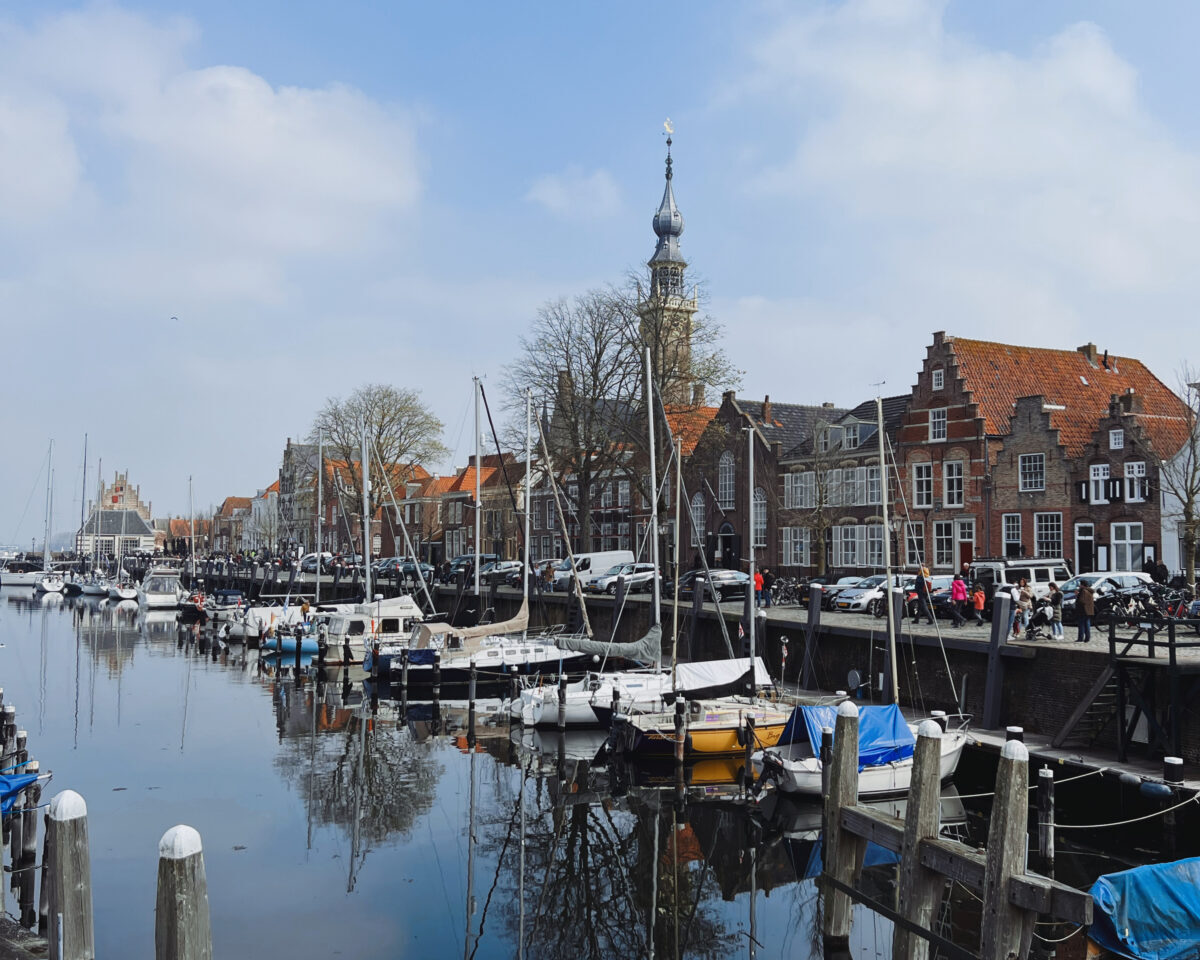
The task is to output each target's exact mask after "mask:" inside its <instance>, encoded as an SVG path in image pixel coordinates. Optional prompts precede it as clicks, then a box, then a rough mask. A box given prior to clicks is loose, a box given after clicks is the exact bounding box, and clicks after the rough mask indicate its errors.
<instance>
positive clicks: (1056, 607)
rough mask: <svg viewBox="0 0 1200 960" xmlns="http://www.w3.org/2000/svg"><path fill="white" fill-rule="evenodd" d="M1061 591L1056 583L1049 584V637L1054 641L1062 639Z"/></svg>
mask: <svg viewBox="0 0 1200 960" xmlns="http://www.w3.org/2000/svg"><path fill="white" fill-rule="evenodd" d="M1062 602H1063V595H1062V591H1061V590H1059V589H1058V584H1057V583H1051V584H1050V636H1051V637H1052V638H1053V639H1055V640H1061V639H1062V638H1063V625H1062Z"/></svg>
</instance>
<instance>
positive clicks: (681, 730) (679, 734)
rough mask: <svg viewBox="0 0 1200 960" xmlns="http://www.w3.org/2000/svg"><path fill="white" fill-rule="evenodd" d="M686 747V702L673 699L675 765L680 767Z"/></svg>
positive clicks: (678, 698) (677, 698)
mask: <svg viewBox="0 0 1200 960" xmlns="http://www.w3.org/2000/svg"><path fill="white" fill-rule="evenodd" d="M686 746H687V701H686V700H684V699H683V697H676V698H675V763H676V765H677V766H682V765H683V761H684V757H685V756H686V749H685V748H686Z"/></svg>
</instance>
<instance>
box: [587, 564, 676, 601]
mask: <svg viewBox="0 0 1200 960" xmlns="http://www.w3.org/2000/svg"><path fill="white" fill-rule="evenodd" d="M655 575H656V574H655V572H654V564H652V563H618V564H616V565H614V566H611V567H609V568H608V569H607V570H605V571H604V573H602V574H601V575H600V576H598V577H596V578H595V579H593V580H590V581H589V582H588V585H587V587H585V589H586V590H587V591H588V592H589V593H607V594H610V595H614V596H615V595H616V592H617V580H618V579H619V578H620V577H624V578H625V589H626V591H627V592H629V593H639V592H641V593H649V592H650V591H651V590H653V589H654V577H655ZM658 576H659V578H660V580H661V574H659V575H658Z"/></svg>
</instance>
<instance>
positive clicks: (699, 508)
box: [692, 493, 704, 547]
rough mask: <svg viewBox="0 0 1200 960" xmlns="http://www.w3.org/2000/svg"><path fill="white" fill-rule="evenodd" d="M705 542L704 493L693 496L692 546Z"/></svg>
mask: <svg viewBox="0 0 1200 960" xmlns="http://www.w3.org/2000/svg"><path fill="white" fill-rule="evenodd" d="M702 543H704V494H702V493H697V494H696V495H695V496H694V497H692V546H693V547H698V546H700V545H701V544H702Z"/></svg>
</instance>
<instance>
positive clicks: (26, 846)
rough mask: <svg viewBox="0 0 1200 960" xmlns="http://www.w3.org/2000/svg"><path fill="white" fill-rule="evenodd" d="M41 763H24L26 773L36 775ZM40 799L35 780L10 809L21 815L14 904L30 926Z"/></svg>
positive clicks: (34, 913) (33, 912)
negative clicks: (19, 857) (21, 799)
mask: <svg viewBox="0 0 1200 960" xmlns="http://www.w3.org/2000/svg"><path fill="white" fill-rule="evenodd" d="M40 769H41V768H40V766H39V765H38V762H37V761H36V760H30V761H29V763H27V764H26V765H25V772H26V773H31V774H34V775H36V774H37V773H38V772H39V770H40ZM41 800H42V785H41V784H40V783H39V782H38V781H36V780H35V781H34V782H33V783H31V784H30V785H29V786H28V787H26V788H25V797H24V801H23V803H22V805H21V808H20V813H18V812H17V811H16V810H14V811H13V815H14V816H19V817H20V818H21V821H22V823H21V837H22V841H21V862H20V864H19V865H18V864H17V863H16V862H15V861H14V862H13V872H14V873H15V872H16V871H17V869H18V866H19V867H20V871H21V872H20V878H19V880H18V884H17V891H18V892H17V903H18V905H19V907H20V911H21V914H20V915H21V925H22V926H24V927H29V928H32V927H33V926H34V924H35V923H37V911H36V910H35V909H34V906H33V902H34V896H33V891H34V888H35V887H36V886H37V882H38V877H37V812H38V804H40V803H41Z"/></svg>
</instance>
